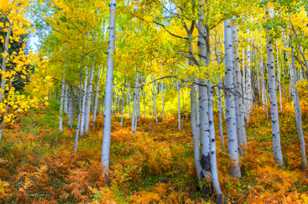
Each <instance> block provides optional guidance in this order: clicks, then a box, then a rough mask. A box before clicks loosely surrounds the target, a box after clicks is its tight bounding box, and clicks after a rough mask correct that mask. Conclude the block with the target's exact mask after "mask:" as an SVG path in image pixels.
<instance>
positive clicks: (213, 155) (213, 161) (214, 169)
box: [208, 83, 222, 195]
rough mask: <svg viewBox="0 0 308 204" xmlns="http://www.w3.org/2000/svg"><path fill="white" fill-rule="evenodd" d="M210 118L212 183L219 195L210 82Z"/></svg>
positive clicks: (209, 85) (220, 192)
mask: <svg viewBox="0 0 308 204" xmlns="http://www.w3.org/2000/svg"><path fill="white" fill-rule="evenodd" d="M208 114H209V115H208V118H209V126H210V162H211V176H212V183H213V186H214V189H215V192H216V194H217V195H221V194H222V191H221V188H220V184H219V178H218V168H217V160H216V138H215V126H214V113H213V87H212V86H211V84H210V83H208Z"/></svg>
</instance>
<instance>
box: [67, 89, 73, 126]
mask: <svg viewBox="0 0 308 204" xmlns="http://www.w3.org/2000/svg"><path fill="white" fill-rule="evenodd" d="M68 96H69V98H68V125H69V127H70V128H72V127H73V122H74V103H73V94H72V93H71V94H70V93H69V95H68Z"/></svg>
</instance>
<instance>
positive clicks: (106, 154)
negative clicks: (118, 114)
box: [101, 0, 116, 184]
mask: <svg viewBox="0 0 308 204" xmlns="http://www.w3.org/2000/svg"><path fill="white" fill-rule="evenodd" d="M109 7H110V23H109V46H108V58H107V68H108V69H107V80H106V90H105V107H104V108H105V110H104V131H103V134H104V135H103V144H102V155H101V160H102V167H103V173H104V180H105V183H107V184H109V162H110V143H111V109H112V84H113V68H114V50H115V16H116V0H111V1H110V5H109Z"/></svg>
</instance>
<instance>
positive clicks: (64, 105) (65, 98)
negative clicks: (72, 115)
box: [63, 84, 69, 114]
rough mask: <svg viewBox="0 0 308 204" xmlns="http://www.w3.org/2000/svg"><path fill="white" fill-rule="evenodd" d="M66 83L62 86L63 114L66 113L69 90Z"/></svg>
mask: <svg viewBox="0 0 308 204" xmlns="http://www.w3.org/2000/svg"><path fill="white" fill-rule="evenodd" d="M68 88H69V87H68V85H67V84H65V88H64V90H65V91H64V102H63V111H64V113H65V114H68V106H69V90H68Z"/></svg>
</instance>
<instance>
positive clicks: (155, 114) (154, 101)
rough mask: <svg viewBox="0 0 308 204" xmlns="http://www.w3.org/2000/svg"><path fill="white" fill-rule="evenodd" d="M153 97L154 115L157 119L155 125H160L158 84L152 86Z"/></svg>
mask: <svg viewBox="0 0 308 204" xmlns="http://www.w3.org/2000/svg"><path fill="white" fill-rule="evenodd" d="M152 86H153V87H152V95H153V115H154V119H155V123H156V124H158V116H157V84H156V82H154V83H153V85H152Z"/></svg>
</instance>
